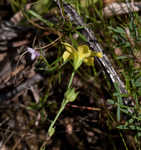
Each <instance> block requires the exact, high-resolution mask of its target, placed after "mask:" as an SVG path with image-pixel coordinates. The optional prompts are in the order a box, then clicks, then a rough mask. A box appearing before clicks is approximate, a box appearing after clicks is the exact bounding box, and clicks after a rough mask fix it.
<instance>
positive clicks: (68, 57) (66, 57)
mask: <svg viewBox="0 0 141 150" xmlns="http://www.w3.org/2000/svg"><path fill="white" fill-rule="evenodd" d="M70 57H71V55H70V53H69V52H68V51H65V52H64V54H63V60H64V61H67V60H68V59H70Z"/></svg>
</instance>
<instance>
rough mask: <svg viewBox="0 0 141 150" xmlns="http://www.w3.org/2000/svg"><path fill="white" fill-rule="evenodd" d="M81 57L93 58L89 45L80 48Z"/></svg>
mask: <svg viewBox="0 0 141 150" xmlns="http://www.w3.org/2000/svg"><path fill="white" fill-rule="evenodd" d="M78 52H79V55H80V57H81V58H82V59H84V58H87V57H90V56H91V50H89V47H88V46H87V45H81V46H79V47H78Z"/></svg>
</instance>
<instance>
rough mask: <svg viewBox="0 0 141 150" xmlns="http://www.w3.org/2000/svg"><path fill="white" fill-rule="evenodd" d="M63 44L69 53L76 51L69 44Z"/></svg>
mask: <svg viewBox="0 0 141 150" xmlns="http://www.w3.org/2000/svg"><path fill="white" fill-rule="evenodd" d="M62 44H63V45H64V46H65V48H66V50H67V51H68V52H70V53H72V52H73V51H75V48H74V47H72V46H71V45H70V44H69V43H64V42H62Z"/></svg>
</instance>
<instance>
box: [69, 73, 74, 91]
mask: <svg viewBox="0 0 141 150" xmlns="http://www.w3.org/2000/svg"><path fill="white" fill-rule="evenodd" d="M74 75H75V71H73V72H72V74H71V78H70V81H69V84H68V89H69V88H70V87H71V84H72V80H73V77H74Z"/></svg>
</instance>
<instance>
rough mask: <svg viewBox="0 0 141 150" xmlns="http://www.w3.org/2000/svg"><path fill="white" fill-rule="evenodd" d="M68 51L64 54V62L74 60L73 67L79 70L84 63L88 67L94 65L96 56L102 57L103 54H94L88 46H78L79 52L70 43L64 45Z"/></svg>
mask: <svg viewBox="0 0 141 150" xmlns="http://www.w3.org/2000/svg"><path fill="white" fill-rule="evenodd" d="M62 44H63V45H64V46H65V48H66V51H65V52H64V54H63V60H64V61H67V60H70V59H72V60H73V67H74V69H75V70H77V69H78V68H79V67H80V66H81V64H82V62H84V63H85V64H86V65H88V66H93V65H94V56H97V57H100V58H101V57H102V53H100V52H93V51H91V50H90V49H89V47H88V46H87V45H81V46H78V48H77V50H76V49H75V48H74V47H73V46H72V45H70V44H69V43H62Z"/></svg>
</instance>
